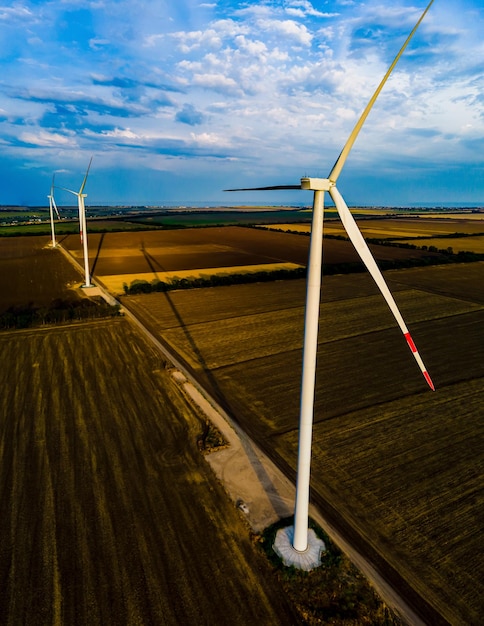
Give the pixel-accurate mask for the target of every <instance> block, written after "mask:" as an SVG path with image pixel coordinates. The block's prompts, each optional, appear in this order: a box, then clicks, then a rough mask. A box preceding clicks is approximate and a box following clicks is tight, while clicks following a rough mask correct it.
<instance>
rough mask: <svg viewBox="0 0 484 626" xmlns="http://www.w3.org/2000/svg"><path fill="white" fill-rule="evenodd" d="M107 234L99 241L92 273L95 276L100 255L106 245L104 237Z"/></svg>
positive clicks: (103, 234)
mask: <svg viewBox="0 0 484 626" xmlns="http://www.w3.org/2000/svg"><path fill="white" fill-rule="evenodd" d="M105 234H106V233H102V235H101V238H100V239H99V245H98V247H97V251H96V256H95V257H94V263H93V264H92V270H91V273H92V274H93V275H94V272H95V271H96V265H97V262H98V259H99V255H100V254H101V248H102V246H103V243H104V236H105Z"/></svg>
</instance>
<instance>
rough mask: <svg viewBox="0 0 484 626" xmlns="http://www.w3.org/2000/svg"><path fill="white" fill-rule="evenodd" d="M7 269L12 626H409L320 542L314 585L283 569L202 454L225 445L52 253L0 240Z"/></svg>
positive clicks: (5, 400) (1, 341)
mask: <svg viewBox="0 0 484 626" xmlns="http://www.w3.org/2000/svg"><path fill="white" fill-rule="evenodd" d="M24 258H25V263H24V262H23V260H24ZM15 259H17V260H18V261H19V262H17V263H16V262H14V261H15ZM3 262H5V264H4V265H3V266H2V265H1V264H2V263H3ZM6 268H7V269H8V273H9V279H10V282H11V284H15V289H16V292H15V294H13V295H12V294H11V293H9V291H8V289H7V290H4V292H3V293H2V298H0V301H1V303H2V309H1V311H0V314H1V319H2V320H3V321H4V322H5V321H6V320H8V321H10V322H11V323H12V325H13V326H14V327H16V328H19V327H20V328H22V327H24V326H26V327H28V326H30V327H29V328H27V329H25V330H14V331H11V330H3V331H2V332H0V346H1V352H2V357H3V361H2V363H3V367H2V371H1V373H0V379H1V381H0V384H1V388H2V395H1V399H0V492H1V494H2V518H1V520H0V532H1V534H2V537H3V540H2V548H1V551H0V553H1V554H0V576H1V580H2V586H1V590H0V614H1V615H2V623H3V624H7V625H16V624H19V623H26V624H32V625H34V626H35V625H37V624H39V625H42V626H45V625H46V624H52V625H56V626H58V625H61V624H79V625H80V626H81V625H82V626H84V625H86V624H89V625H91V624H103V625H104V624H111V623H112V624H114V623H116V624H121V623H122V624H156V625H158V624H167V625H168V624H173V625H175V624H176V625H178V624H185V623H194V624H195V623H196V624H199V623H207V624H226V623H227V621H229V622H230V623H234V624H252V623H261V624H267V625H270V626H273V625H275V624H281V626H282V625H285V624H291V625H292V624H294V625H296V624H303V623H305V624H306V623H307V624H313V623H314V624H316V623H319V621H320V619H321V615H326V616H328V617H330V618H331V620H332V623H334V624H355V623H359V624H363V623H366V624H380V625H381V626H383V624H385V625H389V624H392V625H395V626H396V625H397V624H400V621H399V620H398V619H397V618H395V617H394V616H392V615H391V613H390V612H389V611H388V609H387V608H386V607H385V606H384V605H382V603H381V601H380V600H379V599H378V597H377V596H376V595H375V593H374V591H373V590H372V588H371V587H370V586H369V585H368V583H367V582H366V581H365V579H364V578H362V577H361V575H360V574H359V573H358V572H357V571H356V570H355V569H354V568H352V567H351V566H350V564H349V563H348V560H347V559H345V558H344V557H342V555H341V553H340V552H339V550H338V549H337V548H336V547H335V546H332V545H331V542H330V541H329V540H328V538H327V537H326V538H325V541H326V546H327V553H326V554H327V558H326V562H327V566H326V567H325V568H324V569H322V570H318V572H317V573H316V574H315V576H312V577H304V575H302V574H299V575H298V574H297V573H296V575H295V576H292V577H290V578H289V579H288V576H287V574H286V572H284V570H282V571H276V570H275V568H274V566H273V565H272V564H270V563H269V561H268V559H267V557H266V555H265V554H264V553H263V551H262V548H261V543H260V541H261V539H260V538H259V537H257V536H255V537H254V535H253V534H252V533H251V532H250V528H249V527H248V525H247V521H246V517H245V514H244V513H243V512H242V511H241V510H238V509H237V508H236V506H234V504H236V503H235V501H234V502H231V501H230V500H229V498H228V496H227V492H226V491H225V489H224V487H223V486H222V484H221V483H220V482H219V481H218V480H217V478H216V476H215V474H214V473H213V472H212V470H211V469H210V466H209V464H208V463H206V461H205V458H206V457H204V456H203V455H202V454H201V449H200V446H201V445H202V446H203V448H202V450H205V449H206V450H209V449H210V447H211V446H214V445H215V446H216V447H217V446H220V445H222V448H224V446H225V442H224V441H223V439H221V437H220V433H217V431H216V429H215V430H214V429H213V428H212V427H211V426H209V427H208V429H207V424H208V422H207V418H206V415H205V413H203V412H201V410H200V409H199V408H198V407H196V405H194V404H193V402H192V400H190V401H189V400H188V399H187V397H186V395H185V390H184V387H183V386H181V385H180V384H179V383H178V382H177V381H178V379H177V378H176V377H175V376H174V375H172V372H173V370H172V369H171V368H170V367H167V363H166V362H165V361H164V359H163V358H160V353H159V352H158V351H155V349H154V348H153V346H152V344H151V343H147V342H146V340H145V339H143V337H142V335H140V333H139V331H138V330H137V329H136V328H135V327H134V326H133V325H132V324H131V323H130V322H129V321H128V319H127V318H125V317H123V316H119V315H118V314H117V309H116V307H108V308H109V309H113V311H110V312H107V311H106V310H105V309H106V307H105V308H104V309H103V303H102V302H100V300H101V298H99V297H98V296H97V295H96V296H89V295H88V294H89V293H94V292H95V291H96V290H95V289H92V290H88V289H86V290H83V289H80V288H79V286H80V285H81V284H82V280H81V275H80V273H79V272H78V271H77V269H75V266H74V265H73V264H70V263H68V261H67V259H66V257H65V255H64V254H62V252H61V250H60V249H58V250H53V249H52V248H50V247H49V242H48V238H35V237H22V238H19V239H18V240H17V239H16V238H11V239H8V240H0V270H2V274H3V270H5V271H7V269H6ZM56 281H58V282H56ZM42 284H43V285H44V289H43V290H42V289H41V288H40V287H41V285H42ZM31 285H35V287H34V288H31ZM2 300H3V301H2ZM12 302H15V305H12ZM86 302H87V303H89V307H88V308H89V315H87V316H82V315H81V316H78V315H77V314H76V315H74V316H67V317H64V316H62V317H60V318H59V317H54V318H53V317H52V314H53V313H54V312H57V313H59V312H62V313H64V312H65V311H66V310H68V311H70V310H71V309H70V308H69V307H67V309H66V306H65V305H66V303H68V304H69V305H70V306H71V307H72V308H73V309H75V311H76V312H77V311H78V308H79V307H78V304H79V303H86ZM11 309H15V312H16V313H17V315H15V316H13V314H12V311H11ZM94 311H98V313H94ZM99 311H100V312H101V313H99ZM103 311H104V314H103ZM20 313H23V315H20ZM26 313H29V314H30V315H26ZM34 313H35V315H34ZM40 313H42V314H41V315H40ZM113 315H114V317H113ZM103 316H104V317H107V316H109V317H110V319H96V318H97V317H101V318H102V317H103ZM229 452H230V450H229ZM212 454H217V452H212ZM218 454H219V453H218ZM231 454H233V452H231ZM225 471H226V472H227V468H226V470H225ZM269 550H270V547H269ZM313 614H314V615H315V617H314V620H315V621H312V618H311V615H313Z"/></svg>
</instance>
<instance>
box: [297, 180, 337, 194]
mask: <svg viewBox="0 0 484 626" xmlns="http://www.w3.org/2000/svg"><path fill="white" fill-rule="evenodd" d="M331 187H334V183H333V182H331V181H330V180H329V179H328V178H307V177H304V178H301V189H307V190H310V191H329V190H330V189H331Z"/></svg>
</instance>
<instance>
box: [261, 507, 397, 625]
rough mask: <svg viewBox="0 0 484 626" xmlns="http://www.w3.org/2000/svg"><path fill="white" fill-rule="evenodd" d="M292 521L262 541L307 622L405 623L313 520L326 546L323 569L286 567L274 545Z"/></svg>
mask: <svg viewBox="0 0 484 626" xmlns="http://www.w3.org/2000/svg"><path fill="white" fill-rule="evenodd" d="M292 522H293V520H292V518H286V519H283V520H280V521H279V522H276V523H275V524H273V525H272V526H270V527H269V528H267V529H266V530H265V531H264V532H263V533H262V535H260V536H259V537H258V540H259V543H260V546H261V547H262V549H263V550H264V552H265V554H266V555H267V558H268V559H269V561H270V562H271V564H272V566H273V568H274V572H275V575H276V577H277V578H278V580H279V582H280V584H281V585H282V587H283V589H284V592H285V593H286V595H287V596H288V597H289V599H290V600H291V601H292V602H293V604H294V605H295V606H296V608H297V611H298V613H299V615H300V617H301V618H302V620H303V623H305V624H308V625H309V626H313V625H316V624H333V625H335V626H337V625H340V626H343V625H344V626H350V625H354V626H361V625H363V624H371V625H372V626H401V624H402V622H401V620H400V619H399V618H398V617H397V616H396V615H394V614H393V613H392V611H391V610H390V609H389V608H388V607H387V606H386V605H385V604H384V603H383V602H382V601H381V600H380V598H379V597H378V595H377V594H376V593H375V591H374V589H373V588H372V587H371V586H370V584H369V583H368V581H367V580H366V578H365V577H364V576H363V575H362V574H361V573H360V572H359V571H358V570H357V569H356V567H354V566H353V565H352V564H351V562H350V561H349V559H347V558H346V556H345V555H344V554H343V553H342V552H341V551H340V550H339V548H338V547H337V546H335V545H334V544H333V543H332V541H331V539H330V538H329V537H328V536H327V534H326V533H325V532H324V531H323V530H322V529H321V528H320V527H319V526H318V525H317V524H316V523H315V522H314V521H313V520H310V523H309V526H310V528H312V529H313V530H314V532H315V533H316V535H317V536H318V537H319V538H320V539H322V540H323V541H324V543H325V545H326V552H325V553H324V554H323V555H322V564H321V566H320V567H318V568H317V569H314V570H312V571H310V572H304V571H302V570H298V569H296V568H295V567H286V566H285V565H284V564H283V563H282V561H281V559H280V558H279V557H278V555H277V554H276V553H275V552H274V550H273V548H272V546H273V543H274V539H275V536H276V533H277V531H278V530H279V529H280V528H284V527H285V526H289V525H291V524H292Z"/></svg>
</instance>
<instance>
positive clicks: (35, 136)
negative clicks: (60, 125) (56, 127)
mask: <svg viewBox="0 0 484 626" xmlns="http://www.w3.org/2000/svg"><path fill="white" fill-rule="evenodd" d="M20 139H21V140H22V141H24V142H25V143H29V144H33V145H36V146H44V147H46V146H75V145H76V142H75V140H74V138H73V137H66V136H65V135H60V134H58V133H49V132H47V131H45V130H41V131H38V132H37V133H31V132H23V133H21V134H20Z"/></svg>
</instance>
